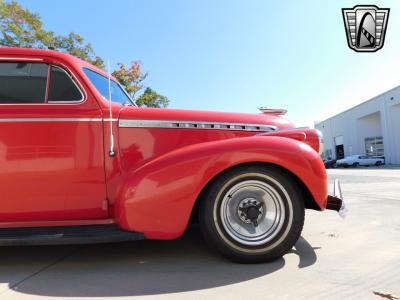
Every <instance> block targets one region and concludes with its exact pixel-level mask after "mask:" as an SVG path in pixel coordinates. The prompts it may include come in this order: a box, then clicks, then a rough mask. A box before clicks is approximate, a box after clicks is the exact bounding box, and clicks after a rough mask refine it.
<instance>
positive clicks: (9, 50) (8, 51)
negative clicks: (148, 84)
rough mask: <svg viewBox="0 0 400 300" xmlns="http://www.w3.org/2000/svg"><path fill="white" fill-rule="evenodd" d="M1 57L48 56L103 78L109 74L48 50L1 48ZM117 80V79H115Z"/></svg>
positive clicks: (67, 55) (60, 53) (72, 57)
mask: <svg viewBox="0 0 400 300" xmlns="http://www.w3.org/2000/svg"><path fill="white" fill-rule="evenodd" d="M1 55H23V56H39V57H40V56H41V57H43V56H46V57H53V58H56V59H60V60H64V61H67V62H70V63H72V64H78V65H80V66H81V67H86V68H89V69H91V70H93V71H95V72H97V73H100V74H101V75H103V76H108V73H107V72H105V71H104V70H102V69H100V68H98V67H96V66H94V65H92V64H90V63H88V62H87V61H84V60H83V59H80V58H78V57H75V56H73V55H70V54H67V53H64V52H60V51H56V50H47V49H36V48H17V47H3V48H0V56H1ZM113 79H114V80H115V78H113Z"/></svg>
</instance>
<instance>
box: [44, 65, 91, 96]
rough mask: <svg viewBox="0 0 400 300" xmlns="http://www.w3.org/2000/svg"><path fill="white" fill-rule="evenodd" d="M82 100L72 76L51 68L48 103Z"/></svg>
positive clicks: (57, 68) (61, 70)
mask: <svg viewBox="0 0 400 300" xmlns="http://www.w3.org/2000/svg"><path fill="white" fill-rule="evenodd" d="M82 99H83V96H82V94H81V92H80V90H79V89H78V87H77V86H76V84H75V83H74V81H73V80H72V78H71V76H70V75H69V74H68V73H67V72H65V71H64V70H63V69H61V68H59V67H55V66H51V69H50V85H49V95H48V101H51V102H53V101H54V102H57V101H81V100H82Z"/></svg>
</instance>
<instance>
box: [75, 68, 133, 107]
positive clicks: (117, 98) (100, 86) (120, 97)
mask: <svg viewBox="0 0 400 300" xmlns="http://www.w3.org/2000/svg"><path fill="white" fill-rule="evenodd" d="M83 72H85V74H86V76H87V77H88V78H89V80H90V82H91V83H92V84H93V85H94V86H95V87H96V89H97V91H98V92H99V93H100V94H101V95H102V96H103V97H104V99H106V100H110V99H109V93H108V78H107V77H106V76H103V75H101V74H99V73H97V72H95V71H92V70H90V69H88V68H83ZM111 99H112V102H117V103H121V104H131V105H132V104H134V103H133V101H132V100H131V98H130V97H129V96H128V94H127V92H125V90H124V89H123V88H122V87H121V86H120V85H119V83H118V82H116V81H114V80H112V79H111Z"/></svg>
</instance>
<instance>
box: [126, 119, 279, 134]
mask: <svg viewBox="0 0 400 300" xmlns="http://www.w3.org/2000/svg"><path fill="white" fill-rule="evenodd" d="M119 127H122V128H124V127H136V128H146V127H149V128H176V129H209V130H236V131H264V132H266V131H275V130H276V129H277V127H276V126H274V125H266V124H247V123H225V122H199V121H170V120H168V121H165V120H119Z"/></svg>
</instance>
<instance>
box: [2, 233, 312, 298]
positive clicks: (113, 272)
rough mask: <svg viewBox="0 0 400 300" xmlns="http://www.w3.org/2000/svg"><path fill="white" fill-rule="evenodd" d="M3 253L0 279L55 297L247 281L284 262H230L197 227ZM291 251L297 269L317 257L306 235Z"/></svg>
mask: <svg viewBox="0 0 400 300" xmlns="http://www.w3.org/2000/svg"><path fill="white" fill-rule="evenodd" d="M0 253H1V255H0V271H1V272H0V283H8V286H9V288H11V289H14V290H15V291H18V292H20V293H26V294H31V295H32V294H34V295H43V296H57V297H112V296H137V295H156V294H165V293H175V292H185V291H193V290H199V289H207V288H213V287H219V286H224V285H229V284H234V283H239V282H243V281H246V280H250V279H254V278H257V277H261V276H265V275H268V274H270V273H273V272H275V271H277V270H279V269H281V268H283V267H284V266H285V260H284V259H279V260H277V261H274V262H272V263H265V264H252V265H241V264H235V263H232V262H230V261H227V260H225V259H224V258H222V257H220V256H219V255H217V254H215V253H214V252H213V251H211V250H210V249H209V248H208V247H206V246H205V245H204V241H203V239H202V238H201V236H200V231H199V230H198V228H196V227H195V228H191V229H189V230H188V232H187V233H186V234H185V235H184V236H183V237H182V238H181V239H178V240H175V241H138V242H132V243H119V244H106V245H86V246H46V247H43V246H42V247H20V248H17V247H13V248H3V249H2V250H1V251H0ZM292 253H295V254H296V255H298V256H299V260H300V263H299V268H305V267H308V266H310V265H312V264H314V263H315V262H316V260H317V256H316V254H315V251H314V248H313V247H311V246H310V244H309V243H308V242H307V241H306V240H305V239H303V238H300V240H299V241H298V243H297V244H296V246H295V248H294V249H293V250H292ZM40 262H41V263H42V265H40ZM28 270H30V272H28ZM15 272H16V273H15Z"/></svg>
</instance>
